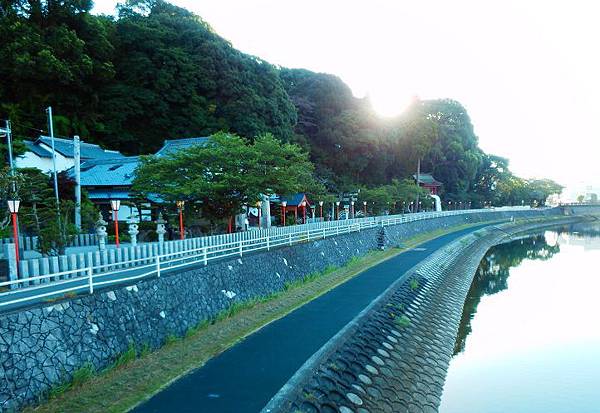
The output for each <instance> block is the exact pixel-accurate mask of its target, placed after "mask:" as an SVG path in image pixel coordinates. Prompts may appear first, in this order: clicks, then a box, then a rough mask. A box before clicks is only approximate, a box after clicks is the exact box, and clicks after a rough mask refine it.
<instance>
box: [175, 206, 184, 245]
mask: <svg viewBox="0 0 600 413" xmlns="http://www.w3.org/2000/svg"><path fill="white" fill-rule="evenodd" d="M176 205H177V211H179V239H183V238H184V235H183V234H184V233H185V232H184V229H183V208H184V207H185V201H177V202H176Z"/></svg>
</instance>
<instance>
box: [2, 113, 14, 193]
mask: <svg viewBox="0 0 600 413" xmlns="http://www.w3.org/2000/svg"><path fill="white" fill-rule="evenodd" d="M5 125H6V128H5V132H6V146H8V165H9V167H10V176H11V177H12V185H11V186H12V192H13V196H16V194H17V187H16V183H15V164H14V162H13V153H12V136H11V129H10V120H6V124H5Z"/></svg>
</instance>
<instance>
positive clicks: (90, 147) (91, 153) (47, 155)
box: [15, 136, 123, 173]
mask: <svg viewBox="0 0 600 413" xmlns="http://www.w3.org/2000/svg"><path fill="white" fill-rule="evenodd" d="M23 143H24V144H25V146H26V147H27V151H26V152H25V153H24V154H23V155H20V156H18V157H17V158H16V159H15V166H16V167H17V168H37V169H39V170H40V171H42V172H45V173H48V172H51V171H52V169H53V168H52V142H51V138H50V137H48V136H40V137H39V138H38V139H36V140H35V141H23ZM54 150H55V153H56V170H57V172H62V171H66V170H67V169H69V168H72V167H73V165H74V163H75V159H74V144H73V140H72V139H65V138H54ZM80 150H81V161H82V162H83V161H86V160H90V159H94V160H99V159H114V158H123V155H122V154H121V153H120V152H118V151H111V150H107V149H102V148H101V147H100V146H98V145H94V144H91V143H86V142H83V141H82V142H80Z"/></svg>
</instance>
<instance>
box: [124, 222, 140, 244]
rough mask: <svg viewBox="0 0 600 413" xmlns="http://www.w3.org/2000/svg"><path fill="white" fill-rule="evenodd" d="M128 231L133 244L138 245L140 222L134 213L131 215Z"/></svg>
mask: <svg viewBox="0 0 600 413" xmlns="http://www.w3.org/2000/svg"><path fill="white" fill-rule="evenodd" d="M127 233H128V234H129V237H130V238H131V246H132V247H135V246H136V245H137V235H138V234H139V233H140V231H139V222H138V220H137V219H136V218H135V217H134V216H133V215H132V216H130V217H129V222H128V225H127Z"/></svg>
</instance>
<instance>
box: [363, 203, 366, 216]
mask: <svg viewBox="0 0 600 413" xmlns="http://www.w3.org/2000/svg"><path fill="white" fill-rule="evenodd" d="M363 209H364V213H365V217H366V216H367V204H366V203H365V204H363Z"/></svg>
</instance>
